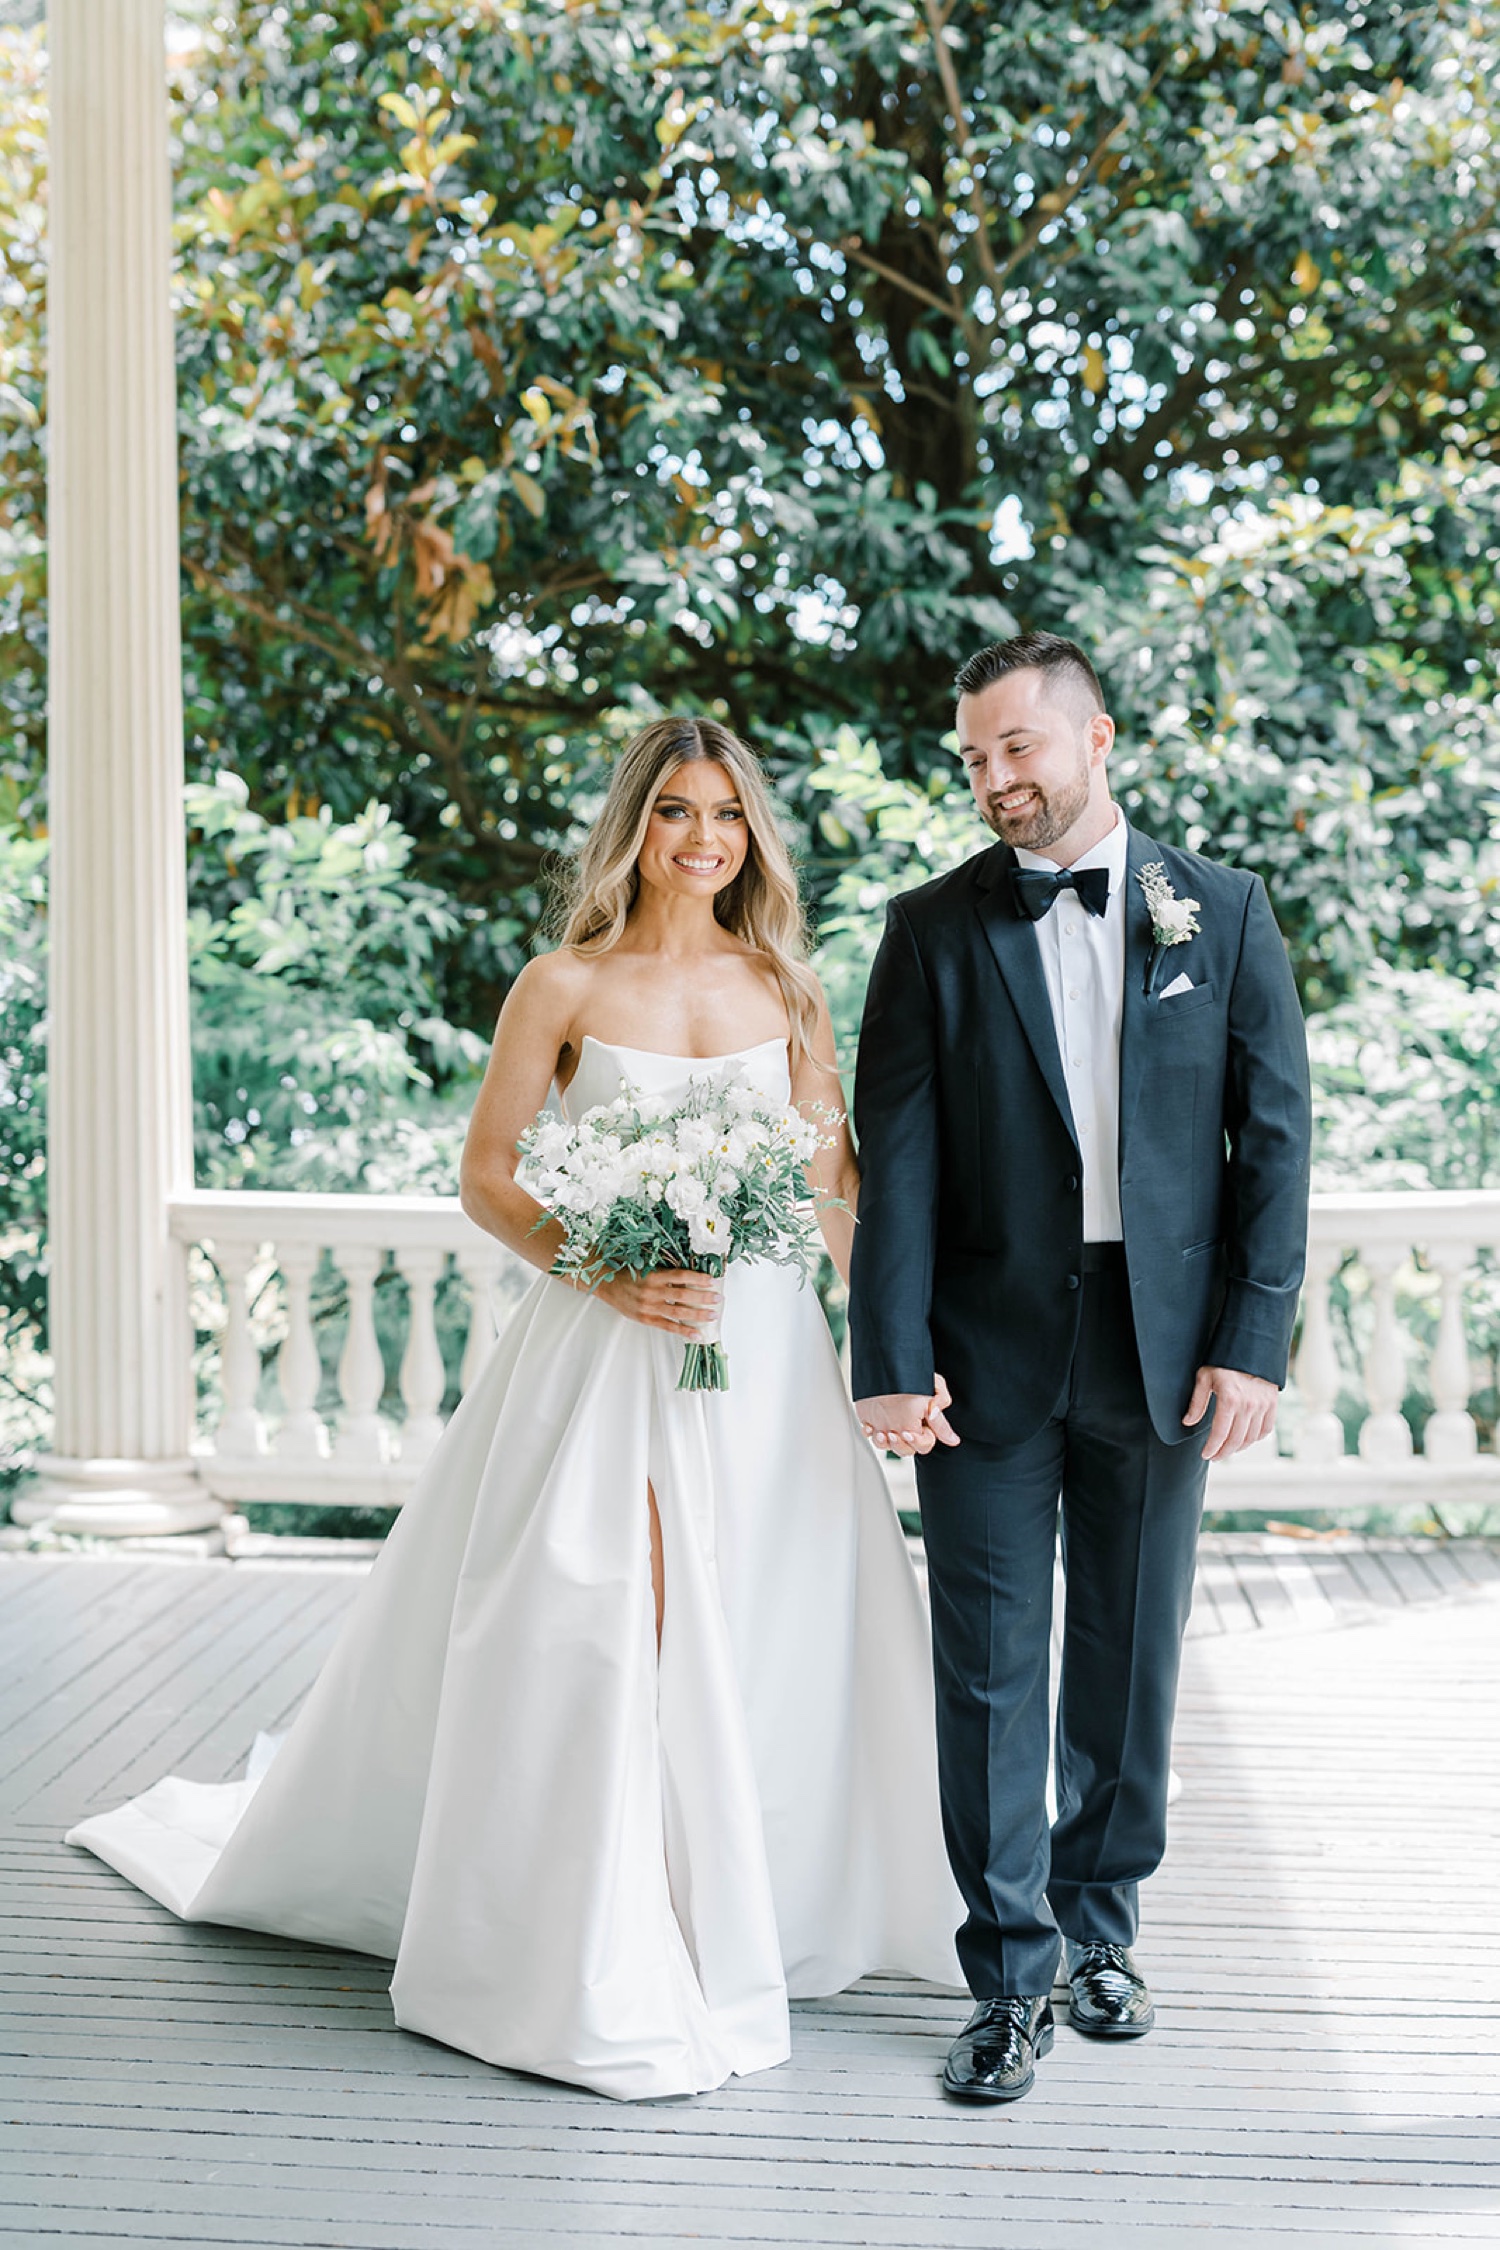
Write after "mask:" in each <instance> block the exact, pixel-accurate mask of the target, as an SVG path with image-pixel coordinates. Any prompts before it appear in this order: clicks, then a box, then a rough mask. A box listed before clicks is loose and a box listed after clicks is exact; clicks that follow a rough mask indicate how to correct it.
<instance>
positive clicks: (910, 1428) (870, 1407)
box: [854, 1374, 960, 1461]
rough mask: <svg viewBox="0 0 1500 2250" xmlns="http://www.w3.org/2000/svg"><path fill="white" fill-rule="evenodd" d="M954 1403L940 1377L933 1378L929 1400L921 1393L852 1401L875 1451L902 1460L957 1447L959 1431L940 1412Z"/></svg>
mask: <svg viewBox="0 0 1500 2250" xmlns="http://www.w3.org/2000/svg"><path fill="white" fill-rule="evenodd" d="M952 1404H953V1393H952V1392H951V1391H950V1390H949V1388H948V1386H947V1384H946V1383H945V1382H944V1381H943V1378H942V1376H941V1375H936V1374H935V1375H934V1376H933V1378H932V1392H931V1395H930V1397H926V1398H924V1397H923V1395H922V1393H921V1392H920V1391H915V1392H910V1393H896V1394H894V1395H892V1394H887V1395H886V1396H885V1397H883V1398H861V1399H856V1400H855V1402H854V1411H855V1413H856V1414H857V1415H858V1416H859V1420H860V1427H861V1428H862V1429H863V1431H864V1433H865V1436H866V1437H867V1438H869V1440H870V1441H871V1443H872V1444H873V1445H874V1446H875V1448H876V1450H877V1452H881V1453H897V1454H899V1455H900V1456H901V1459H902V1460H903V1461H907V1460H910V1458H911V1456H912V1455H913V1454H914V1453H930V1452H931V1451H932V1449H933V1446H934V1445H957V1444H959V1443H960V1439H959V1435H958V1432H957V1431H956V1430H955V1429H954V1427H953V1425H952V1424H951V1422H950V1421H949V1420H948V1417H947V1415H946V1414H945V1413H944V1411H943V1409H944V1408H945V1407H948V1406H951V1405H952Z"/></svg>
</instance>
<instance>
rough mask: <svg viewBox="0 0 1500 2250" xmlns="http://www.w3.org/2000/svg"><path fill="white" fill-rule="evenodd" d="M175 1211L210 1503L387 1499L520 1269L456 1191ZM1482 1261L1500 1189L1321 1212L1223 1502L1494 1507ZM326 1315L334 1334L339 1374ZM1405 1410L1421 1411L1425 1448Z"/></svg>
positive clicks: (1494, 1232) (201, 1202)
mask: <svg viewBox="0 0 1500 2250" xmlns="http://www.w3.org/2000/svg"><path fill="white" fill-rule="evenodd" d="M171 1209H172V1230H173V1233H174V1235H175V1237H176V1239H177V1241H178V1242H179V1243H181V1244H185V1245H194V1244H196V1245H201V1246H202V1247H203V1248H204V1249H205V1250H206V1251H207V1253H208V1256H209V1258H210V1259H211V1261H212V1263H213V1265H214V1266H215V1267H216V1268H217V1271H218V1274H219V1277H220V1280H221V1282H222V1285H223V1321H222V1327H221V1328H220V1330H219V1334H218V1359H219V1365H218V1376H219V1392H220V1397H221V1401H222V1404H221V1407H220V1411H219V1419H218V1421H217V1423H216V1425H215V1426H214V1427H213V1428H211V1429H209V1430H207V1431H205V1432H204V1433H203V1434H202V1435H201V1437H200V1440H199V1453H198V1466H199V1473H200V1475H201V1477H202V1479H203V1481H204V1483H205V1484H206V1485H207V1486H208V1489H209V1490H210V1492H211V1493H213V1494H215V1495H216V1496H217V1497H219V1498H220V1499H223V1500H227V1501H245V1500H279V1499H286V1500H305V1501H316V1502H321V1503H323V1504H331V1505H340V1504H349V1505H360V1504H362V1505H366V1506H369V1505H385V1504H390V1505H395V1504H399V1502H400V1501H401V1500H403V1499H404V1498H405V1497H406V1495H407V1493H408V1492H409V1491H410V1490H411V1487H412V1484H413V1483H414V1481H415V1479H416V1477H417V1475H418V1473H419V1472H420V1469H421V1466H422V1464H423V1462H424V1461H426V1460H427V1459H428V1458H429V1457H430V1455H431V1452H432V1449H433V1447H434V1446H435V1445H436V1443H437V1441H438V1438H439V1436H440V1435H441V1432H442V1428H443V1402H444V1398H445V1396H447V1395H449V1393H450V1391H451V1389H452V1388H453V1387H455V1386H454V1385H453V1383H452V1381H451V1373H452V1371H451V1370H450V1369H449V1368H448V1367H447V1366H445V1363H444V1356H443V1348H442V1341H441V1336H440V1329H439V1308H440V1306H441V1307H442V1308H443V1309H444V1310H443V1330H444V1332H446V1333H447V1334H448V1335H449V1336H450V1337H451V1338H452V1346H451V1348H452V1350H453V1351H454V1353H455V1354H457V1353H458V1351H459V1336H460V1334H461V1335H462V1351H461V1364H460V1366H459V1368H458V1370H457V1371H456V1373H457V1382H456V1388H457V1389H458V1390H459V1392H460V1393H462V1392H464V1391H467V1390H468V1389H469V1388H470V1386H471V1385H472V1384H473V1383H475V1382H476V1381H478V1380H479V1379H480V1377H481V1375H482V1372H483V1369H484V1366H485V1363H486V1361H487V1360H488V1358H489V1355H490V1353H491V1351H492V1350H493V1349H494V1343H495V1336H496V1328H497V1321H499V1320H503V1318H504V1317H505V1315H506V1313H507V1312H508V1311H509V1309H510V1307H511V1306H512V1305H514V1303H515V1302H516V1301H517V1299H518V1298H519V1297H520V1295H521V1294H522V1292H523V1291H524V1290H525V1289H526V1288H527V1287H528V1286H529V1285H530V1283H531V1282H532V1280H534V1278H535V1276H534V1274H533V1271H532V1269H531V1267H529V1266H528V1265H526V1264H524V1262H523V1261H522V1260H520V1259H518V1258H516V1257H514V1256H512V1254H511V1253H510V1252H509V1251H508V1250H505V1249H504V1248H502V1246H501V1245H500V1244H499V1243H498V1242H496V1241H495V1240H494V1239H493V1238H492V1237H491V1236H489V1235H487V1234H485V1233H483V1232H482V1231H481V1230H480V1229H479V1228H478V1227H476V1226H474V1225H473V1224H472V1223H471V1222H470V1221H469V1220H468V1219H466V1218H465V1216H464V1214H463V1212H462V1210H461V1209H460V1208H459V1205H458V1202H457V1200H456V1198H454V1197H450V1196H361V1195H267V1194H225V1195H212V1194H195V1195H188V1196H182V1197H179V1198H177V1199H176V1200H175V1201H174V1202H173V1204H172V1206H171ZM1486 1252H1500V1191H1483V1192H1475V1193H1472V1194H1469V1193H1454V1194H1450V1193H1431V1194H1418V1193H1401V1194H1390V1195H1386V1194H1373V1193H1372V1194H1347V1195H1344V1194H1340V1195H1320V1196H1315V1197H1314V1198H1313V1206H1312V1221H1311V1227H1310V1232H1309V1242H1308V1257H1307V1280H1306V1284H1305V1288H1304V1291H1303V1299H1302V1315H1301V1329H1300V1336H1299V1340H1298V1345H1297V1351H1296V1356H1295V1359H1294V1363H1293V1370H1292V1380H1291V1383H1290V1385H1289V1388H1288V1397H1287V1412H1286V1414H1285V1416H1284V1423H1285V1430H1284V1433H1283V1434H1282V1435H1281V1436H1280V1437H1279V1439H1278V1440H1277V1441H1273V1442H1272V1443H1269V1444H1264V1445H1260V1446H1257V1447H1255V1448H1254V1449H1253V1450H1252V1451H1251V1452H1249V1453H1246V1454H1245V1455H1243V1456H1241V1458H1240V1459H1238V1460H1236V1461H1233V1462H1230V1463H1227V1464H1226V1465H1225V1466H1224V1467H1222V1468H1218V1469H1215V1471H1214V1473H1213V1480H1212V1493H1211V1496H1212V1498H1213V1501H1214V1504H1216V1505H1219V1506H1225V1507H1233V1506H1236V1505H1243V1506H1258V1505H1265V1504H1274V1505H1275V1506H1276V1507H1279V1508H1293V1507H1298V1506H1301V1507H1328V1508H1332V1509H1334V1510H1337V1509H1338V1508H1340V1507H1343V1506H1348V1507H1350V1508H1356V1507H1361V1506H1368V1505H1369V1504H1370V1502H1371V1500H1372V1499H1382V1498H1385V1499H1391V1500H1401V1499H1407V1500H1409V1499H1413V1498H1420V1497H1421V1496H1423V1495H1424V1494H1426V1493H1428V1492H1430V1493H1431V1494H1432V1496H1433V1497H1434V1498H1436V1497H1438V1496H1439V1494H1441V1493H1444V1492H1452V1491H1454V1490H1463V1491H1466V1492H1473V1493H1474V1494H1476V1495H1478V1494H1481V1493H1483V1494H1485V1495H1490V1494H1493V1493H1495V1492H1497V1491H1500V1456H1497V1454H1496V1453H1495V1452H1494V1451H1493V1450H1492V1449H1491V1448H1490V1446H1489V1444H1488V1443H1486V1444H1485V1445H1484V1446H1481V1444H1480V1440H1479V1432H1478V1430H1477V1427H1476V1424H1475V1420H1474V1413H1473V1394H1474V1387H1475V1381H1476V1374H1475V1351H1474V1341H1475V1340H1474V1337H1473V1335H1472V1333H1471V1329H1470V1325H1469V1305H1470V1300H1471V1297H1472V1296H1473V1294H1474V1292H1475V1291H1476V1290H1477V1289H1478V1287H1479V1286H1480V1284H1481V1282H1482V1279H1483V1274H1484V1260H1483V1254H1484V1253H1486ZM1497 1278H1500V1277H1497ZM403 1284H404V1289H403V1286H402V1285H403ZM403 1295H404V1299H405V1309H404V1312H403V1311H402V1309H401V1299H402V1297H403ZM465 1300H466V1302H465ZM1496 1313H1497V1317H1500V1288H1497V1291H1496ZM455 1314H456V1316H457V1318H456V1320H455V1318H454V1315H455ZM320 1319H321V1320H323V1321H324V1322H325V1323H327V1324H334V1323H337V1322H338V1321H342V1323H343V1336H342V1346H341V1349H340V1351H339V1354H338V1364H337V1368H336V1369H330V1368H327V1367H325V1356H326V1358H327V1359H329V1360H331V1358H332V1343H331V1341H330V1344H329V1349H328V1352H327V1354H326V1355H325V1354H324V1353H323V1352H322V1351H320V1348H319V1333H318V1323H319V1320H320ZM382 1338H384V1339H385V1341H384V1344H382ZM273 1351H274V1357H275V1382H274V1384H271V1383H270V1382H263V1381H262V1367H263V1364H267V1363H269V1362H270V1360H271V1357H272V1354H273ZM277 1394H279V1399H280V1412H279V1414H278V1413H277V1412H276V1410H275V1399H276V1396H277ZM1409 1396H1411V1397H1421V1398H1425V1399H1430V1401H1431V1406H1432V1412H1431V1414H1430V1416H1429V1418H1428V1420H1427V1423H1426V1428H1425V1430H1424V1431H1423V1432H1422V1435H1421V1439H1420V1450H1419V1449H1418V1441H1417V1439H1416V1438H1415V1437H1414V1433H1413V1430H1412V1428H1411V1426H1410V1424H1409V1423H1408V1421H1407V1419H1406V1412H1405V1405H1406V1400H1407V1398H1408V1397H1409ZM325 1415H326V1417H327V1419H326V1421H325ZM1346 1429H1348V1430H1357V1435H1355V1436H1346Z"/></svg>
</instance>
